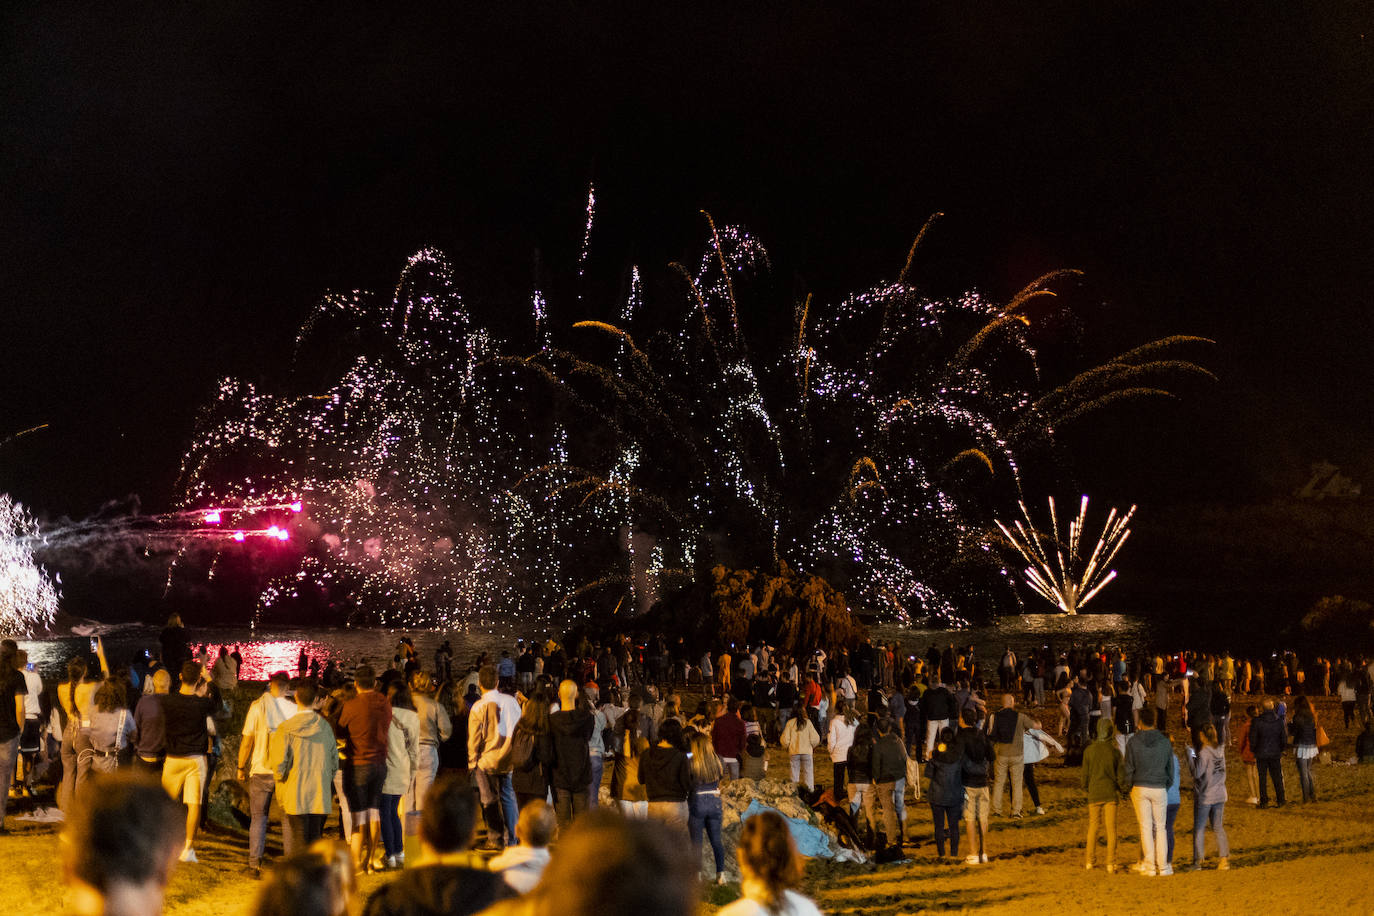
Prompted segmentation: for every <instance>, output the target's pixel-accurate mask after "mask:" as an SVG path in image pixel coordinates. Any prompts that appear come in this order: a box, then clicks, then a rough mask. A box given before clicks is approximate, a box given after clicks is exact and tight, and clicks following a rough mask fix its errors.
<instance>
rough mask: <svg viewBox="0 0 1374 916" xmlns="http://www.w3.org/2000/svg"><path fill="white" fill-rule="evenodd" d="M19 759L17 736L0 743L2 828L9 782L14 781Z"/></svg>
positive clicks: (0, 816)
mask: <svg viewBox="0 0 1374 916" xmlns="http://www.w3.org/2000/svg"><path fill="white" fill-rule="evenodd" d="M18 759H19V736H18V735H15V736H14V737H13V738H11V739H10V740H8V741H0V768H3V769H0V827H3V826H4V822H5V811H6V809H7V808H8V806H9V800H10V781H11V780H12V779H14V764H15V761H17V760H18Z"/></svg>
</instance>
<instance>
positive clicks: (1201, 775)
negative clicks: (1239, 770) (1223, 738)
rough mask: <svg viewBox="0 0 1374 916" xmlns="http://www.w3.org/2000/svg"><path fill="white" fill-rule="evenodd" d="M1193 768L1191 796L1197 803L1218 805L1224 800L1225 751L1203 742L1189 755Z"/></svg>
mask: <svg viewBox="0 0 1374 916" xmlns="http://www.w3.org/2000/svg"><path fill="white" fill-rule="evenodd" d="M1188 762H1189V763H1190V764H1191V766H1192V768H1193V793H1194V795H1193V798H1194V801H1196V802H1197V804H1199V805H1219V804H1221V803H1222V802H1224V801H1226V752H1225V751H1223V750H1222V749H1221V748H1220V747H1217V746H1213V745H1207V744H1204V745H1203V746H1202V750H1200V751H1198V752H1197V754H1195V755H1189V760H1188Z"/></svg>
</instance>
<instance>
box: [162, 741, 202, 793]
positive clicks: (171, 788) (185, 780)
mask: <svg viewBox="0 0 1374 916" xmlns="http://www.w3.org/2000/svg"><path fill="white" fill-rule="evenodd" d="M206 770H207V767H206V764H205V755H204V754H196V755H194V756H192V757H172V756H170V755H168V757H167V760H166V762H164V763H163V764H162V788H163V791H165V792H166V793H167V794H168V795H170V796H171V797H172V798H173V799H175V800H176V801H179V802H181V803H182V804H184V805H198V804H200V799H201V795H202V794H203V793H204V791H205V776H206Z"/></svg>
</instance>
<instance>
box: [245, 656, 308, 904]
mask: <svg viewBox="0 0 1374 916" xmlns="http://www.w3.org/2000/svg"><path fill="white" fill-rule="evenodd" d="M220 657H221V658H223V657H224V656H223V654H221V656H220ZM288 683H290V677H289V676H288V675H287V673H286V672H285V671H278V672H276V673H274V674H273V675H272V676H271V677H270V678H268V680H267V690H266V692H265V693H263V694H262V695H261V696H259V697H258V698H257V699H256V700H254V701H253V705H252V706H249V707H248V715H247V716H245V717H244V720H243V737H242V738H241V739H240V741H239V761H238V774H237V776H238V781H239V782H241V783H246V787H247V789H248V814H249V817H250V818H251V820H250V821H249V825H248V871H249V872H250V873H251V874H252V875H253V877H255V878H257V877H261V873H262V855H263V852H264V850H265V849H266V848H267V817H268V813H269V812H270V811H271V809H272V793H273V791H275V789H276V785H277V783H276V779H275V778H274V777H273V775H272V766H271V763H270V761H269V756H270V753H271V740H272V733H273V732H275V731H276V730H277V728H278V726H280V725H281V724H282V723H283V722H285V721H286V720H287V719H289V718H291V717H292V716H294V715H295V714H296V703H295V701H293V700H292V699H291V698H290V697H288V696H286V687H287V684H288ZM331 775H332V774H331Z"/></svg>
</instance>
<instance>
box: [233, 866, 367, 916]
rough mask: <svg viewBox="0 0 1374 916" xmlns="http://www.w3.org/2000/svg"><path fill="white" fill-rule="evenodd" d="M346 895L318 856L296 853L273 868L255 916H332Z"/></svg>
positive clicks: (334, 873) (333, 871) (331, 869)
mask: <svg viewBox="0 0 1374 916" xmlns="http://www.w3.org/2000/svg"><path fill="white" fill-rule="evenodd" d="M347 893H348V891H347V890H346V889H345V888H344V886H343V880H342V879H341V878H340V876H339V872H338V870H337V869H336V868H335V867H334V863H332V862H330V861H329V860H328V859H326V858H325V857H324V856H322V855H320V854H319V853H317V852H302V853H297V854H296V855H293V856H291V857H289V858H286V859H282V860H281V861H279V862H277V863H276V864H274V865H273V866H272V870H271V871H270V872H269V873H268V879H267V880H266V881H265V882H263V886H262V891H261V892H260V893H259V894H258V901H257V905H256V907H255V908H254V910H253V913H254V916H335V914H337V913H338V912H339V911H340V910H341V909H343V904H344V902H345V897H346V896H347Z"/></svg>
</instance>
